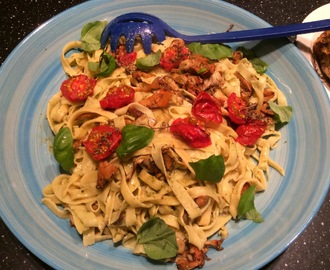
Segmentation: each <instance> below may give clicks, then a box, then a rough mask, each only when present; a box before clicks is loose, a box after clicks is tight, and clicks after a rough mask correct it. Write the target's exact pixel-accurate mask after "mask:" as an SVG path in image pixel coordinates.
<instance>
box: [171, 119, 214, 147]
mask: <svg viewBox="0 0 330 270" xmlns="http://www.w3.org/2000/svg"><path fill="white" fill-rule="evenodd" d="M170 131H171V132H172V133H173V134H175V135H177V136H179V137H181V138H183V140H184V141H185V142H186V143H187V144H189V145H190V146H192V147H194V148H203V147H206V146H209V145H210V144H211V143H212V142H211V137H210V135H209V134H208V133H207V132H206V131H205V130H204V129H202V128H201V127H199V126H197V125H196V124H194V123H192V122H191V121H190V119H189V118H178V119H176V120H174V121H173V123H172V125H171V127H170Z"/></svg>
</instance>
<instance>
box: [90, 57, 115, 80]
mask: <svg viewBox="0 0 330 270" xmlns="http://www.w3.org/2000/svg"><path fill="white" fill-rule="evenodd" d="M88 67H89V66H88ZM116 67H117V64H116V60H115V58H114V57H113V56H112V55H110V54H108V53H107V52H103V53H102V54H101V56H100V63H99V67H98V71H99V72H98V73H96V74H95V76H96V77H107V76H109V75H110V74H111V73H112V72H113V71H114V70H115V69H116ZM91 68H95V67H93V66H92V67H91Z"/></svg>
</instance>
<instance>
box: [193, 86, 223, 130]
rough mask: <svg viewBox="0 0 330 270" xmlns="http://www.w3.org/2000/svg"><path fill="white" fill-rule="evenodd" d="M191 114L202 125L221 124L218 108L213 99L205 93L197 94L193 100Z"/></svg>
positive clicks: (220, 114)
mask: <svg viewBox="0 0 330 270" xmlns="http://www.w3.org/2000/svg"><path fill="white" fill-rule="evenodd" d="M191 112H192V114H193V116H195V118H196V119H197V120H199V121H202V122H204V123H208V122H212V123H215V124H221V122H222V113H221V109H220V107H219V106H218V104H217V103H216V102H215V100H214V99H213V97H212V96H211V95H210V94H209V93H206V92H201V93H200V94H198V96H197V97H196V98H195V100H194V103H193V106H192V111H191Z"/></svg>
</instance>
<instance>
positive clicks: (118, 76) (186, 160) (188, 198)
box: [42, 22, 292, 269]
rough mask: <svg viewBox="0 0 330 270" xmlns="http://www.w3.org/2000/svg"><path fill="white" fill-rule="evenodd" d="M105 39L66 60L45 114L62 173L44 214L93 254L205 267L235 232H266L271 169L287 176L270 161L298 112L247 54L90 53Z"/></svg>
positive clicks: (223, 49)
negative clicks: (65, 225) (253, 226)
mask: <svg viewBox="0 0 330 270" xmlns="http://www.w3.org/2000/svg"><path fill="white" fill-rule="evenodd" d="M86 27H87V28H86ZM98 27H104V23H103V22H94V23H93V24H88V25H87V26H85V27H84V29H83V30H82V38H81V40H79V41H73V42H70V43H68V44H66V45H65V47H64V48H63V51H62V53H61V57H60V60H61V63H62V66H63V69H64V72H65V73H66V74H67V79H66V80H65V81H63V83H62V84H61V86H60V87H59V91H58V92H57V93H56V94H55V95H54V96H53V97H52V98H51V99H50V101H49V104H48V108H47V120H48V123H49V126H50V128H51V130H52V131H53V133H54V135H55V138H54V144H53V152H54V156H55V159H56V160H57V161H58V162H59V164H60V167H61V173H60V174H59V175H58V176H56V177H55V179H53V180H52V181H51V183H50V184H49V185H48V186H46V187H45V188H44V190H43V198H42V203H43V204H44V205H46V206H47V207H48V208H49V209H50V210H51V211H52V212H53V213H54V214H55V215H57V216H58V217H60V218H63V219H69V221H70V224H71V225H72V226H73V227H74V228H75V229H76V230H77V232H78V233H79V234H80V235H81V236H82V241H83V245H85V246H88V245H92V244H95V243H96V242H99V241H103V240H108V239H111V240H112V241H113V242H114V243H120V244H122V245H123V246H125V247H127V248H129V249H131V250H132V252H133V253H134V254H139V255H144V256H147V257H149V258H150V259H152V260H158V261H164V262H175V263H176V265H177V267H178V269H194V268H196V267H202V266H203V265H204V263H205V261H206V259H207V251H208V249H209V248H215V249H217V250H221V249H222V247H221V244H222V242H223V240H224V239H226V238H227V236H228V230H227V228H226V224H227V223H228V222H229V221H230V220H236V221H238V220H240V219H249V220H251V222H257V223H261V222H262V221H263V218H262V215H261V213H259V212H258V211H257V209H256V208H257V206H255V205H254V195H255V193H257V192H261V191H264V190H266V189H267V182H268V181H269V175H270V173H269V172H270V168H274V169H276V170H277V171H278V172H279V173H280V174H282V175H284V174H285V172H284V169H283V168H282V167H281V166H280V165H279V164H277V163H276V162H274V161H273V160H272V159H271V158H270V156H269V152H270V151H271V150H272V149H274V148H275V147H276V146H277V145H278V142H279V140H280V139H281V133H280V127H282V126H283V125H285V124H287V123H288V122H289V118H290V116H291V111H292V109H291V107H290V106H288V104H287V100H286V98H285V96H284V94H283V93H282V92H281V90H280V89H278V87H277V86H276V84H275V83H274V81H273V80H272V79H271V78H270V77H269V76H268V75H267V74H266V73H265V70H266V67H267V64H266V63H264V62H263V61H262V60H260V59H259V58H257V57H256V56H255V55H254V54H252V51H250V50H248V49H245V48H237V49H235V50H234V49H232V48H230V47H228V46H226V45H223V44H204V45H202V44H199V43H194V44H184V42H183V41H182V40H180V39H176V38H171V37H168V38H167V39H166V40H165V41H164V42H162V43H161V44H159V43H154V44H153V46H152V53H151V54H150V55H145V53H144V51H143V47H142V45H141V44H140V43H139V42H137V43H136V45H135V48H134V52H131V53H127V52H126V51H125V41H124V40H123V41H122V44H119V45H118V49H117V51H116V52H111V51H110V50H109V48H105V49H102V48H100V47H98V48H96V49H95V48H90V47H88V46H90V44H88V42H86V40H85V39H84V37H86V35H88V34H90V33H91V32H93V31H92V30H93V29H97V28H98ZM86 29H88V30H89V31H87V30H86ZM96 32H97V31H96ZM86 33H87V34H86ZM97 35H98V34H97V33H96V34H95V36H96V37H98V36H97ZM260 68H261V69H260ZM260 226H262V225H260Z"/></svg>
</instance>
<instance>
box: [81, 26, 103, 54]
mask: <svg viewBox="0 0 330 270" xmlns="http://www.w3.org/2000/svg"><path fill="white" fill-rule="evenodd" d="M106 25H107V22H106V21H95V22H90V23H88V24H86V25H85V26H84V27H83V29H82V30H81V33H80V40H81V46H82V49H83V50H84V51H86V52H89V53H92V52H94V51H96V50H98V49H100V48H101V42H100V39H101V35H102V32H103V29H104V28H105V26H106Z"/></svg>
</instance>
